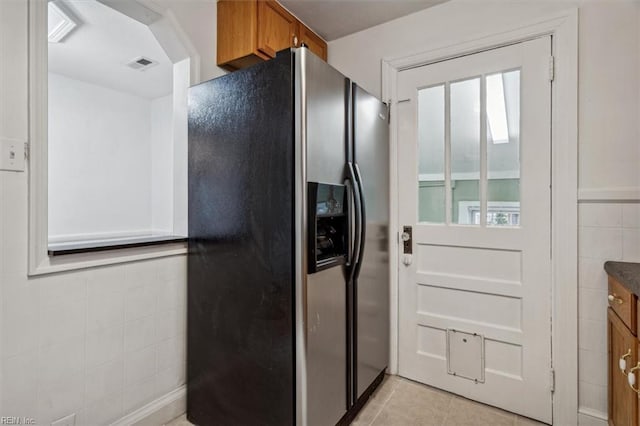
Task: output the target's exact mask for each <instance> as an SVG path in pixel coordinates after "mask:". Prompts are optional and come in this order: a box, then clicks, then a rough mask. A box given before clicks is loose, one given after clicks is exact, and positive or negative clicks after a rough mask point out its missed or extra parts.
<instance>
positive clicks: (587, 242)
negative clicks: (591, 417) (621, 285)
mask: <svg viewBox="0 0 640 426" xmlns="http://www.w3.org/2000/svg"><path fill="white" fill-rule="evenodd" d="M578 213H579V226H580V229H579V236H578V239H579V244H578V247H579V249H578V256H579V262H578V282H579V291H578V328H579V330H578V346H579V352H578V363H579V374H578V377H579V386H578V393H579V409H580V411H584V412H586V413H589V414H596V415H597V416H598V417H601V418H606V416H607V326H606V312H607V306H608V302H607V274H606V273H605V271H604V262H606V261H607V260H619V261H628V262H640V204H638V203H592V202H588V203H587V202H584V203H581V204H580V205H579V207H578Z"/></svg>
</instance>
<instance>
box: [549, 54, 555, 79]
mask: <svg viewBox="0 0 640 426" xmlns="http://www.w3.org/2000/svg"><path fill="white" fill-rule="evenodd" d="M555 76H556V61H555V58H554V57H553V56H549V81H553V79H554V78H555Z"/></svg>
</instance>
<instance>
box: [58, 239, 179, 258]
mask: <svg viewBox="0 0 640 426" xmlns="http://www.w3.org/2000/svg"><path fill="white" fill-rule="evenodd" d="M186 241H187V237H184V236H179V235H159V236H142V237H131V238H117V239H108V240H94V241H72V242H63V243H50V244H49V247H48V250H47V253H48V255H49V256H51V257H54V256H63V255H70V254H82V253H92V252H100V251H108V250H120V249H131V248H138V247H149V246H158V245H165V244H175V243H184V242H186Z"/></svg>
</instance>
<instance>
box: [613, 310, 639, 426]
mask: <svg viewBox="0 0 640 426" xmlns="http://www.w3.org/2000/svg"><path fill="white" fill-rule="evenodd" d="M607 318H608V321H607V338H608V344H609V425H611V426H632V425H633V426H635V425H637V423H638V396H637V395H636V393H635V392H634V391H633V390H631V388H630V387H629V384H628V383H627V376H626V374H624V373H623V372H622V371H620V368H619V364H620V359H621V358H622V357H623V356H624V355H626V354H629V356H627V357H626V358H625V360H626V371H629V369H630V368H632V367H634V366H635V365H636V362H637V360H638V357H637V350H638V342H637V340H636V338H635V336H634V335H633V334H631V331H629V329H628V328H627V327H625V325H624V323H623V322H622V321H621V320H620V318H618V316H617V315H616V314H615V312H613V310H612V309H611V308H609V309H608V311H607Z"/></svg>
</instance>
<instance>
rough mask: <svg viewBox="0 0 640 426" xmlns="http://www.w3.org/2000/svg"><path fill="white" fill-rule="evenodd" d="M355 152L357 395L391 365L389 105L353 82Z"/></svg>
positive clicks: (355, 357) (355, 366)
mask: <svg viewBox="0 0 640 426" xmlns="http://www.w3.org/2000/svg"><path fill="white" fill-rule="evenodd" d="M352 102H353V137H352V140H353V156H354V168H355V174H356V179H357V181H358V184H359V187H360V190H361V193H362V202H361V204H362V210H363V211H362V221H363V228H362V231H361V239H360V243H361V244H360V255H359V259H358V262H357V264H356V266H355V271H354V300H355V302H354V323H355V324H354V333H355V339H354V340H355V345H354V346H355V349H354V370H355V371H354V373H355V383H356V386H355V387H354V388H355V389H354V391H355V395H354V397H355V399H356V400H357V398H359V397H360V396H361V395H362V394H363V392H364V391H365V390H366V389H367V388H368V387H369V386H370V385H371V384H372V382H373V381H374V380H375V378H376V377H377V376H378V375H380V373H381V372H382V371H383V370H384V369H385V368H386V367H387V365H388V363H389V236H388V233H389V124H388V111H387V106H386V105H385V104H384V103H383V102H381V101H380V100H378V99H377V98H376V97H374V96H373V95H371V94H369V93H367V92H366V91H365V90H363V89H362V88H360V87H358V86H357V85H356V84H353V85H352Z"/></svg>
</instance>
